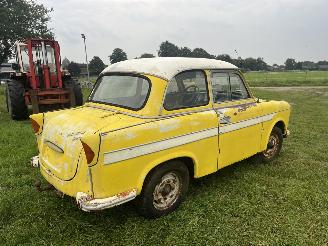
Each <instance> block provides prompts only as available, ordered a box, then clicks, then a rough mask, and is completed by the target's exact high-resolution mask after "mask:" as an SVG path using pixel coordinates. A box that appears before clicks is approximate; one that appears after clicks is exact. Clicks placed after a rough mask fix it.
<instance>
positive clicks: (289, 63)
mask: <svg viewBox="0 0 328 246" xmlns="http://www.w3.org/2000/svg"><path fill="white" fill-rule="evenodd" d="M285 69H286V70H294V69H296V61H295V59H292V58H288V59H287V60H286V61H285Z"/></svg>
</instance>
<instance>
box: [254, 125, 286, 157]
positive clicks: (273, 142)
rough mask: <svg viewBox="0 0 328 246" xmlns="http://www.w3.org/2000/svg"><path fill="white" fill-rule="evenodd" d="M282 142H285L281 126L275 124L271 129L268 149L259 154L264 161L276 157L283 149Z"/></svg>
mask: <svg viewBox="0 0 328 246" xmlns="http://www.w3.org/2000/svg"><path fill="white" fill-rule="evenodd" d="M282 143H283V134H282V131H281V129H280V128H279V127H277V126H275V127H273V129H272V131H271V134H270V137H269V141H268V144H267V149H266V150H264V151H263V152H261V153H259V154H258V156H259V158H260V160H261V161H262V162H270V161H272V160H273V159H275V158H276V157H277V156H278V155H279V153H280V151H281V147H282Z"/></svg>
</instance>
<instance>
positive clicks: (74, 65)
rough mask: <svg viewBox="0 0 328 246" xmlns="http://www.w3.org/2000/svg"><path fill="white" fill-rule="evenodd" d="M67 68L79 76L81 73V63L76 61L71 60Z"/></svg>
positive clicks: (73, 74) (72, 73)
mask: <svg viewBox="0 0 328 246" xmlns="http://www.w3.org/2000/svg"><path fill="white" fill-rule="evenodd" d="M67 70H68V72H69V73H70V74H71V75H72V76H79V75H80V73H81V68H80V66H79V64H77V63H75V62H70V64H68V66H67Z"/></svg>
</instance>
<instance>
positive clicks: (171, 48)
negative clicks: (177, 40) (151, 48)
mask: <svg viewBox="0 0 328 246" xmlns="http://www.w3.org/2000/svg"><path fill="white" fill-rule="evenodd" d="M179 55H180V49H179V47H178V46H176V45H175V44H172V43H170V42H169V41H165V42H162V43H161V45H160V46H159V51H158V56H163V57H176V56H179Z"/></svg>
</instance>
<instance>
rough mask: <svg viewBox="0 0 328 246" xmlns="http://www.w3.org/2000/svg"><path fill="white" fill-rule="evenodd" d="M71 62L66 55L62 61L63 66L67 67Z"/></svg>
mask: <svg viewBox="0 0 328 246" xmlns="http://www.w3.org/2000/svg"><path fill="white" fill-rule="evenodd" d="M69 64H70V61H69V60H68V59H67V58H66V57H65V58H64V60H63V61H62V64H61V66H62V68H63V69H67V67H68V65H69Z"/></svg>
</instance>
